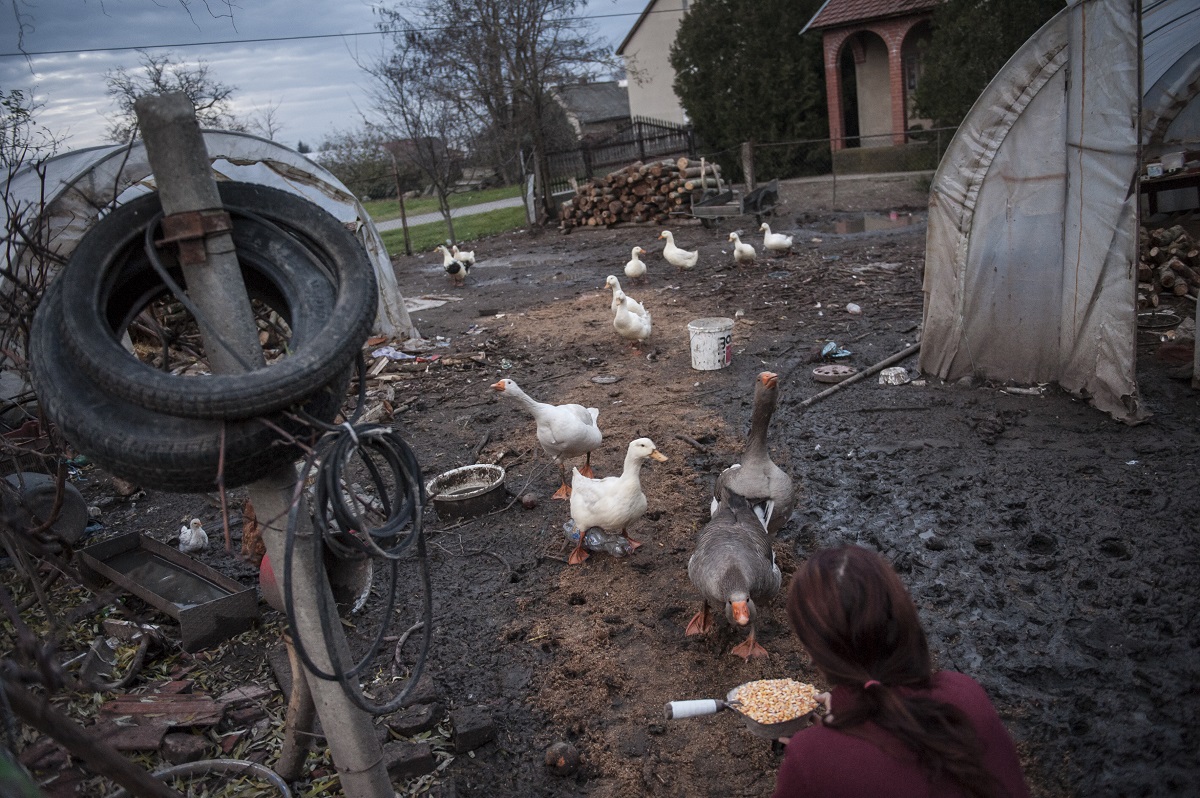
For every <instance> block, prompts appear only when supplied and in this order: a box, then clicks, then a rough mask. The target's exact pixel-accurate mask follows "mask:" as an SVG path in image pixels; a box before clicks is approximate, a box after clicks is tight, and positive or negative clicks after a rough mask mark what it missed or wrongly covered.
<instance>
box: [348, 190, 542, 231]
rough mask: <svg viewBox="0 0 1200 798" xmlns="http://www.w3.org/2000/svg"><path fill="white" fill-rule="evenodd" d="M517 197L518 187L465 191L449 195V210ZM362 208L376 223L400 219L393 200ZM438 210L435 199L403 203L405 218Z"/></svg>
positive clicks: (429, 198) (420, 199)
mask: <svg viewBox="0 0 1200 798" xmlns="http://www.w3.org/2000/svg"><path fill="white" fill-rule="evenodd" d="M519 196H521V187H520V186H504V187H503V188H489V189H485V190H483V191H467V192H464V193H462V194H451V195H450V197H449V199H450V208H451V209H454V208H465V207H467V206H468V205H479V204H480V203H483V202H494V201H495V200H501V199H509V198H510V197H519ZM363 207H364V208H366V210H367V213H368V214H370V215H371V218H372V219H374V220H375V221H377V222H386V221H387V220H388V219H399V218H400V203H399V202H397V201H396V200H394V199H390V200H371V201H370V202H364V203H363ZM438 210H439V208H438V204H437V199H436V198H435V197H418V198H417V199H410V200H405V201H404V214H405V215H406V216H416V215H417V214H418V213H437V212H438Z"/></svg>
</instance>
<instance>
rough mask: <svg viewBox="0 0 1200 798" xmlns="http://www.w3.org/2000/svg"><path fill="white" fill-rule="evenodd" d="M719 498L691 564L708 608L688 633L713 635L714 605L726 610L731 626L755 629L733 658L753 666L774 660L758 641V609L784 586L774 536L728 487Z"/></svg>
mask: <svg viewBox="0 0 1200 798" xmlns="http://www.w3.org/2000/svg"><path fill="white" fill-rule="evenodd" d="M718 493H719V498H718V500H717V510H716V512H715V513H714V514H713V517H712V520H711V521H709V522H708V523H707V524H705V525H704V526H703V527H702V528H701V530H700V532H699V534H698V535H697V538H696V549H695V551H694V552H693V553H692V556H691V557H690V558H689V559H688V566H687V571H688V579H690V580H691V582H692V585H693V586H694V587H695V588H696V590H698V591H700V596H701V598H702V600H703V604H702V606H701V608H700V611H699V612H697V613H696V614H695V615H694V616H693V617H692V619H691V621H689V622H688V625H687V630H686V632H685V634H686V635H688V636H690V635H698V634H707V633H708V632H709V631H710V630H711V629H712V626H713V620H712V612H711V610H710V606H716V607H724V610H725V619H726V620H728V621H729V623H730V625H732V626H742V627H749V634H748V635H747V636H746V639H745V640H744V641H742V642H741V643H739V644H738V645H736V646H734V647H733V649H731V651H730V653H731V654H735V655H737V656H739V657H741V658H742V659H744V660H747V661H749V659H750V658H751V657H768V656H770V654H769V653H768V651H767V650H766V649H765V648H764V647H763V646H762V645H761V644H759V642H758V641H757V640H755V637H754V626H755V621H756V620H757V617H758V608H759V607H760V606H762V605H764V604H766V603H767V602H769V601H770V600H771V599H773V598H774V597H775V596H776V595H777V594H778V593H779V587H780V585H781V584H782V582H783V576H782V574H781V573H780V571H779V565H778V563H776V561H775V552H774V549H773V548H772V545H771V541H772V536H771V534H770V533H769V532H768V531H767V524H766V523H764V520H763V518H762V517H760V516H759V514H758V513H756V512H755V510H754V508H753V507H752V506H751V504H750V501H749V500H748V499H746V497H745V496H741V495H739V494H737V493H734V492H733V491H731V490H729V489H727V488H724V487H718ZM767 518H768V519H769V518H770V516H769V514H768V516H767Z"/></svg>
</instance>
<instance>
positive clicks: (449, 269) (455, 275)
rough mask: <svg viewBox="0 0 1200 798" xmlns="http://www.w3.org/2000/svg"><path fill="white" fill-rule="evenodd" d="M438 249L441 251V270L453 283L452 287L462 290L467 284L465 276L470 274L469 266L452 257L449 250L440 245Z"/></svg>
mask: <svg viewBox="0 0 1200 798" xmlns="http://www.w3.org/2000/svg"><path fill="white" fill-rule="evenodd" d="M438 249H440V250H441V251H442V268H443V269H445V270H446V274H448V275H450V279H451V280H453V281H454V287H455V288H462V287H463V286H464V285H465V284H466V282H467V275H468V274H469V273H470V272H471V265H470V264H469V263H464V262H463V261H461V260H459V259H458V258H456V257H454V255H453V254H451V252H450V250H448V249H446V247H444V246H442V245H440V244H439V245H438Z"/></svg>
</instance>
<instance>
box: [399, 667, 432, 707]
mask: <svg viewBox="0 0 1200 798" xmlns="http://www.w3.org/2000/svg"><path fill="white" fill-rule="evenodd" d="M437 700H438V691H437V687H436V686H435V685H434V683H433V679H432V678H430V676H429V674H425V675H424V676H422V677H421V680H420V681H418V682H417V683H416V684H415V685H414V686H413V690H412V693H410V694H409V696H408V698H406V699H404V704H403V706H404V707H411V706H416V705H417V704H433V703H435V702H436V701H437Z"/></svg>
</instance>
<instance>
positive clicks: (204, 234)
mask: <svg viewBox="0 0 1200 798" xmlns="http://www.w3.org/2000/svg"><path fill="white" fill-rule="evenodd" d="M162 231H163V237H162V238H160V239H158V240H157V241H155V242H154V243H155V245H156V246H159V247H163V246H166V245H167V244H176V245H178V247H179V262H180V263H181V264H182V265H185V266H194V265H197V264H201V263H204V262H205V261H206V260H207V259H208V255H207V253H206V251H205V248H204V242H205V241H206V240H207V239H208V238H209V237H210V236H214V235H219V234H221V233H229V232H232V231H233V220H231V219H230V218H229V214H228V213H226V212H225V211H223V210H221V209H219V208H218V209H215V210H207V211H185V212H183V213H173V214H171V215H170V216H164V217H163V219H162Z"/></svg>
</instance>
